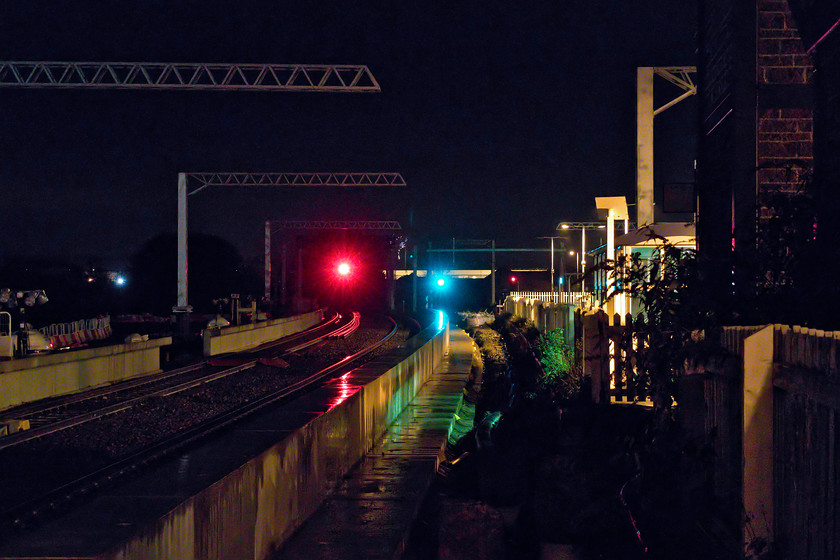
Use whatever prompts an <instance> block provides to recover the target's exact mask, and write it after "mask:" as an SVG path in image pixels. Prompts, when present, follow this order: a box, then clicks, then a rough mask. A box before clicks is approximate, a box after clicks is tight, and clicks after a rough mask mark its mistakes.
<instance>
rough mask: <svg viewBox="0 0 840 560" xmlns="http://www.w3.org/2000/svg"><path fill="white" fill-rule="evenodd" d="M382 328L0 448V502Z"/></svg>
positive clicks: (332, 356) (309, 368)
mask: <svg viewBox="0 0 840 560" xmlns="http://www.w3.org/2000/svg"><path fill="white" fill-rule="evenodd" d="M389 324H390V323H389ZM389 331H390V327H385V326H384V325H383V322H382V321H380V322H379V323H378V324H374V323H373V322H372V321H371V320H364V319H363V321H362V326H361V327H360V328H359V329H357V330H356V331H355V332H353V333H352V334H351V335H350V336H348V337H347V338H345V339H335V340H330V341H329V342H327V343H326V344H324V345H319V346H317V347H313V348H310V349H308V350H306V351H303V352H301V353H299V354H293V355H290V356H286V357H284V358H283V359H284V360H286V361H287V362H289V364H290V367H288V368H283V369H281V368H275V367H268V366H263V365H258V366H257V367H255V368H252V369H249V370H246V371H244V372H240V373H239V374H235V375H232V376H230V377H226V378H223V379H220V380H218V381H215V382H213V383H209V384H207V385H203V386H200V387H196V388H194V389H191V390H188V391H184V392H183V393H178V394H175V395H171V396H168V397H152V398H149V399H147V400H145V401H143V402H141V403H140V404H139V405H137V406H134V407H132V408H130V409H128V410H126V411H122V412H119V413H115V414H111V415H109V416H106V417H104V418H101V419H99V420H96V421H93V422H88V423H86V424H82V425H80V426H76V427H74V428H70V429H67V430H63V431H61V432H58V433H56V434H54V435H51V436H47V437H44V438H40V439H38V440H34V441H32V442H29V443H27V444H23V445H20V446H15V447H12V448H9V449H5V450H2V451H0V464H2V465H4V467H6V468H5V470H6V472H7V473H14V479H15V481H16V484H8V485H2V489H0V502H2V503H4V504H13V503H19V502H20V501H22V499H23V498H25V497H33V495H37V493H40V492H37V491H35V490H34V489H35V488H52V487H56V486H57V485H58V484H59V483H60V482H62V481H70V480H73V479H75V478H78V477H79V476H81V475H83V474H84V473H88V472H93V471H95V470H96V469H99V468H102V467H104V466H107V465H108V464H110V463H112V462H113V461H115V460H117V459H120V458H122V457H125V456H128V455H129V454H131V453H133V452H136V451H139V450H141V449H143V448H144V447H146V446H148V445H150V444H152V443H154V442H155V441H157V440H158V439H161V438H163V437H166V436H169V435H172V434H174V433H177V432H178V431H179V430H182V429H185V428H187V427H190V426H194V425H196V424H198V423H200V422H203V421H205V420H208V419H210V418H212V417H214V416H216V415H218V414H220V413H222V412H224V411H225V410H228V409H230V408H232V407H234V406H237V405H240V404H243V403H245V402H247V401H249V400H252V399H255V398H258V397H260V396H263V395H265V394H267V393H270V392H274V391H277V390H279V389H282V388H284V387H286V386H288V385H290V384H291V383H293V382H295V381H297V380H299V379H301V378H304V377H306V376H309V375H311V374H312V373H315V372H317V371H320V370H321V369H323V368H324V367H326V366H328V365H330V364H332V363H335V362H336V361H338V360H340V359H341V358H343V357H345V356H347V355H350V354H353V353H355V352H357V351H359V350H360V349H362V348H364V347H366V346H368V345H370V344H372V343H373V342H375V341H377V340H380V339H381V338H382V337H383V336H384V335H385V334H386V333H387V332H389ZM406 338H407V331H405V330H402V329H401V330H399V331H398V332H397V333H396V334H395V335H394V337H392V338H391V340H389V341H388V342H387V343H386V344H385V345H383V346H382V347H381V348H380V349H379V350H378V351H377V352H375V354H380V353H383V352H387V351H389V350H391V349H393V348H395V347H396V346H398V345H400V344H402V343H403V342H405V340H406Z"/></svg>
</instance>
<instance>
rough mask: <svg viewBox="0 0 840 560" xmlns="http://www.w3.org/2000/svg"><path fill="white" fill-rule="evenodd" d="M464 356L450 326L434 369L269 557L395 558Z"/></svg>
mask: <svg viewBox="0 0 840 560" xmlns="http://www.w3.org/2000/svg"><path fill="white" fill-rule="evenodd" d="M471 357H472V342H471V341H470V338H469V336H467V334H466V333H465V332H464V331H462V330H458V329H452V330H451V331H450V347H449V353H448V355H447V356H446V357H445V359H444V361H443V363H442V364H441V365H440V367H439V368H438V371H436V372H435V374H434V376H433V377H432V378H431V379H430V380H429V382H427V383H426V384H425V385H424V386H423V388H422V389H421V390H420V393H419V394H418V395H417V397H415V399H414V401H413V402H412V403H411V405H409V407H408V408H407V409H406V410H405V411H404V412H403V413H402V415H401V416H400V417H399V418H398V420H397V421H396V422H395V423H394V424H393V425H392V426H391V428H390V429H389V430H388V432H387V433H386V435H385V437H384V438H383V439H382V440H381V441H380V442H379V444H378V445H376V446H375V447H374V448H373V449H372V450H371V451H370V452H369V453H368V454H367V455H366V456H365V458H364V459H362V461H361V462H360V463H359V464H358V465H357V466H356V468H354V469H353V470H352V471H351V472H350V473H348V475H347V477H345V480H344V481H343V482H342V483H341V485H340V486H339V487H338V488H337V490H336V491H335V492H334V493H333V494H332V495H331V496H330V497H329V498H327V500H326V501H325V502H324V503H323V504H322V505H321V507H320V508H319V509H318V511H317V512H316V513H315V514H314V515H313V516H312V517H310V518H309V520H308V521H307V522H306V523H305V524H304V525H303V527H302V528H301V529H300V530H299V531H298V532H297V533H295V535H293V536H292V538H291V539H289V540H288V541H287V542H286V544H285V546H284V547H283V548H282V549H281V550H280V551H279V552H278V553H277V554H275V555H274V556H273V557H272V560H281V559H282V560H316V559H323V560H329V559H333V558H335V559H342V560H354V559H356V558H358V559H365V560H377V559H388V560H390V559H392V558H399V556H400V554H401V552H402V551H403V549H404V547H405V542H406V540H407V538H408V533H409V530H410V528H411V524H412V522H413V520H414V517H415V515H416V513H417V510H418V509H419V507H420V504H421V503H422V501H423V498H424V496H425V493H426V490H427V488H428V486H429V484H430V482H431V480H432V477H433V476H434V473H435V470H436V467H437V463H438V460H439V459H440V457H441V456H442V448H443V446H444V445H445V443H446V439H447V435H448V433H449V428H450V425H451V423H452V421H453V417H454V415H455V413H456V411H457V409H458V406H459V403H460V402H461V396H462V394H463V389H464V383H465V381H466V377H467V374H468V373H469V371H470V363H471Z"/></svg>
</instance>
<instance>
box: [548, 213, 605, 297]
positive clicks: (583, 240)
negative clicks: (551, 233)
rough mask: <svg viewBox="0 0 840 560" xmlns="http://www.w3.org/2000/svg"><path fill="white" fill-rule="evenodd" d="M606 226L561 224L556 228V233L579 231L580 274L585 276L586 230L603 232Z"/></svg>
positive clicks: (582, 285)
mask: <svg viewBox="0 0 840 560" xmlns="http://www.w3.org/2000/svg"><path fill="white" fill-rule="evenodd" d="M606 228H607V226H606V225H604V224H603V223H601V222H562V223H560V224H559V225H558V226H557V230H558V231H564V232H568V231H579V232H580V274H586V230H588V229H594V230H603V229H606ZM581 291H584V284H583V283H582V284H581Z"/></svg>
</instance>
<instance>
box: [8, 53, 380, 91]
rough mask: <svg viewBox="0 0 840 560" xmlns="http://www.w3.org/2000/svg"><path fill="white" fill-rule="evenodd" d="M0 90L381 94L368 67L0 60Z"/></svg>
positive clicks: (343, 65) (346, 65)
mask: <svg viewBox="0 0 840 560" xmlns="http://www.w3.org/2000/svg"><path fill="white" fill-rule="evenodd" d="M0 87H19V88H64V89H67V88H73V89H169V90H172V89H175V90H183V89H190V90H192V89H223V90H248V91H257V90H260V91H325V92H329V91H333V92H379V91H380V88H379V84H378V83H377V82H376V79H375V78H374V77H373V74H371V72H370V70H369V69H368V68H367V66H362V65H350V64H331V65H330V64H226V63H191V62H14V61H5V60H4V61H0Z"/></svg>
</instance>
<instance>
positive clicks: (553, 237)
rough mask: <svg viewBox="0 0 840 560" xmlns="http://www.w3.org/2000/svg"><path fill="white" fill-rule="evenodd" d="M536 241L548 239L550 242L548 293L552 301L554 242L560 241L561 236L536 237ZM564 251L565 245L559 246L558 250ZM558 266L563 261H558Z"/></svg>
mask: <svg viewBox="0 0 840 560" xmlns="http://www.w3.org/2000/svg"><path fill="white" fill-rule="evenodd" d="M537 239H548V240H550V241H551V251H550V252H551V278H550V279H549V282H548V286H549V292H550V293H551V297H552V299H554V240H555V239H561V236H558V235H555V236H550V237H548V236H547V237H538V238H537ZM565 249H566V245H565V243H561V244H560V250H561V251H563V250H565ZM560 264H561V265H562V264H563V260H562V259H561V260H560Z"/></svg>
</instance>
